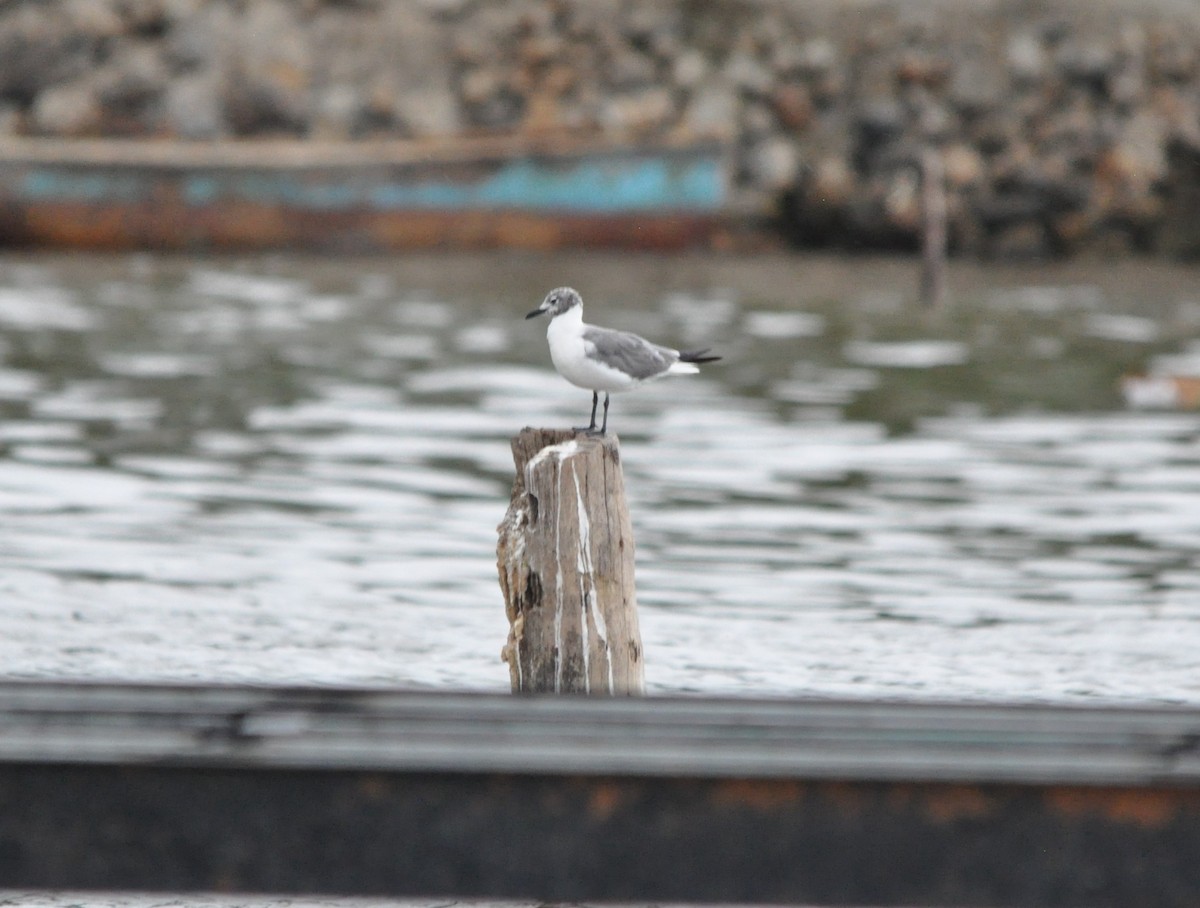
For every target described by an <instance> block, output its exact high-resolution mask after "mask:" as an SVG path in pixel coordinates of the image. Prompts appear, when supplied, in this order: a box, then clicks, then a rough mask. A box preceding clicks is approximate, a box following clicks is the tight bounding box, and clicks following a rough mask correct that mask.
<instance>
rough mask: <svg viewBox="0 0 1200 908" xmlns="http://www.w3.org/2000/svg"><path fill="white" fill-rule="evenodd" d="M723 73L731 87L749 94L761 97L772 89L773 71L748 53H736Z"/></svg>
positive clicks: (730, 58) (728, 61)
mask: <svg viewBox="0 0 1200 908" xmlns="http://www.w3.org/2000/svg"><path fill="white" fill-rule="evenodd" d="M723 73H724V76H725V79H726V80H727V81H728V82H729V84H730V85H732V86H734V87H735V88H737V89H739V90H740V91H743V92H745V93H747V94H751V95H759V96H761V95H765V94H766V93H767V91H768V90H769V89H770V88H771V81H772V79H771V71H770V70H769V69H768V68H767V67H766V66H765V65H764V64H763V63H762V61H760V60H759V59H758V58H757V57H755V56H753V55H751V54H750V53H749V52H748V51H744V50H738V51H734V53H732V54H731V55H730V56H729V59H728V60H727V61H726V62H725V66H724V69H723Z"/></svg>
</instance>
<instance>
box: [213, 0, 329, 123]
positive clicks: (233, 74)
mask: <svg viewBox="0 0 1200 908" xmlns="http://www.w3.org/2000/svg"><path fill="white" fill-rule="evenodd" d="M234 35H235V36H236V40H235V41H234V42H233V45H232V46H231V48H230V53H231V58H230V69H229V72H228V76H229V78H228V79H227V80H226V82H225V83H224V85H223V86H222V88H223V95H224V98H223V100H224V108H225V119H226V120H227V121H228V123H229V125H230V128H231V129H232V130H233V132H234V133H235V134H236V135H241V136H250V135H271V134H278V133H290V134H294V135H302V134H304V132H305V131H306V130H307V128H308V121H309V116H310V114H311V108H312V98H311V94H310V87H311V79H310V70H309V68H310V67H311V66H312V65H313V63H312V61H313V54H312V53H311V51H310V48H309V46H308V41H307V37H306V33H305V31H304V29H303V28H301V26H300V23H299V22H298V21H297V20H296V19H295V18H294V16H293V9H292V7H290V6H289V5H288V4H284V3H280V2H278V0H259V2H257V3H254V4H252V5H250V6H248V7H246V12H245V15H244V16H243V17H241V19H240V21H236V22H235V31H234Z"/></svg>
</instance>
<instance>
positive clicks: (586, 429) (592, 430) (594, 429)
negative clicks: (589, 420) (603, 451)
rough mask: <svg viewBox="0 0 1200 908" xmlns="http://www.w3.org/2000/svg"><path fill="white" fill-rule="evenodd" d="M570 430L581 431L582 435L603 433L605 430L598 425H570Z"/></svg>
mask: <svg viewBox="0 0 1200 908" xmlns="http://www.w3.org/2000/svg"><path fill="white" fill-rule="evenodd" d="M571 431H572V432H582V433H583V434H584V435H604V434H605V431H604V430H603V429H601V428H599V427H598V426H594V425H592V426H571Z"/></svg>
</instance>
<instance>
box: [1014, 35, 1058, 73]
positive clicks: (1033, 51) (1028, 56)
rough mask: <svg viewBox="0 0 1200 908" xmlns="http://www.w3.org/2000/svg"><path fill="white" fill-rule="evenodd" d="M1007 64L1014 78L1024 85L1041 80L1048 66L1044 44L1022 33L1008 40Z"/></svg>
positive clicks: (1036, 38)
mask: <svg viewBox="0 0 1200 908" xmlns="http://www.w3.org/2000/svg"><path fill="white" fill-rule="evenodd" d="M1006 62H1007V63H1008V71H1009V74H1010V75H1011V76H1012V78H1013V79H1014V80H1016V81H1017V82H1023V83H1031V82H1035V81H1037V80H1038V79H1040V78H1041V77H1042V74H1043V73H1044V72H1045V71H1046V67H1047V65H1048V60H1047V56H1046V51H1045V49H1044V48H1043V47H1042V42H1041V41H1040V40H1039V39H1038V37H1037V36H1036V35H1032V34H1029V33H1028V32H1020V33H1018V34H1015V35H1013V36H1012V37H1011V38H1009V39H1008V48H1007V52H1006Z"/></svg>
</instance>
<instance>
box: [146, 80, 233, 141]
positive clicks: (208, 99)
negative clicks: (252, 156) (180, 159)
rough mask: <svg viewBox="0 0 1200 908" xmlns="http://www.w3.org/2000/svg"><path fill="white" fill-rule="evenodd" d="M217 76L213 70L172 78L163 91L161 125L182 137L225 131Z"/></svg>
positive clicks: (210, 136) (209, 136)
mask: <svg viewBox="0 0 1200 908" xmlns="http://www.w3.org/2000/svg"><path fill="white" fill-rule="evenodd" d="M220 95H221V91H220V79H219V77H218V76H217V74H216V73H215V72H214V71H213V70H201V71H199V72H190V73H186V74H184V75H180V76H177V77H175V78H174V79H172V80H171V81H170V82H169V83H168V84H167V88H166V91H165V92H164V93H163V113H162V119H163V129H164V130H165V131H166V133H167V134H168V135H171V136H176V137H178V138H181V139H194V140H200V139H216V138H218V137H220V136H222V135H224V134H225V132H226V124H225V121H224V118H223V115H222V109H221V102H220Z"/></svg>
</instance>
